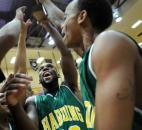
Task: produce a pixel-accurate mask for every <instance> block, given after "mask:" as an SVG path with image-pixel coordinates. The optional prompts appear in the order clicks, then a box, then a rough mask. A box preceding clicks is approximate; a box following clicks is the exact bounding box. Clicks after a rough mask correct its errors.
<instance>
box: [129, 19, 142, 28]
mask: <svg viewBox="0 0 142 130" xmlns="http://www.w3.org/2000/svg"><path fill="white" fill-rule="evenodd" d="M141 23H142V20H138V21H137V22H135V23H134V24H133V25H132V26H131V28H137V27H138V26H139V25H140V24H141Z"/></svg>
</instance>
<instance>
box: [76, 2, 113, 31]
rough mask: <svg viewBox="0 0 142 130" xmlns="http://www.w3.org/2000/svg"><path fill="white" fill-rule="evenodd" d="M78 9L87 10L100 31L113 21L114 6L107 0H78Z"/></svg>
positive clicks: (93, 24) (93, 23)
mask: <svg viewBox="0 0 142 130" xmlns="http://www.w3.org/2000/svg"><path fill="white" fill-rule="evenodd" d="M78 9H79V11H81V10H86V11H87V14H88V17H89V18H90V21H91V23H92V26H93V27H94V28H95V29H96V31H98V32H99V33H100V32H102V31H104V30H105V29H106V28H108V27H109V26H110V25H111V23H112V20H113V15H112V8H111V5H110V3H109V2H108V1H107V0H78Z"/></svg>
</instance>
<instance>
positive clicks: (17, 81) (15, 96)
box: [5, 74, 32, 106]
mask: <svg viewBox="0 0 142 130" xmlns="http://www.w3.org/2000/svg"><path fill="white" fill-rule="evenodd" d="M31 81H32V77H30V76H27V75H26V74H15V75H14V76H13V78H11V79H10V80H9V81H7V82H6V84H5V93H6V102H7V104H8V105H9V106H15V105H16V104H17V103H18V102H20V99H21V97H23V95H24V93H25V91H26V88H27V87H28V85H29V84H30V82H31Z"/></svg>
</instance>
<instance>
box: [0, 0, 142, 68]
mask: <svg viewBox="0 0 142 130" xmlns="http://www.w3.org/2000/svg"><path fill="white" fill-rule="evenodd" d="M68 1H69V0H54V2H55V3H56V4H57V5H58V6H59V7H61V8H62V10H64V8H65V6H66V4H67V2H68ZM120 1H121V2H123V1H124V0H120ZM22 2H25V3H26V4H29V5H31V3H30V0H24V1H22V0H0V26H2V25H3V24H5V23H6V22H8V21H10V20H11V19H12V18H13V16H14V11H15V9H16V8H17V7H19V6H20V5H21V4H22ZM28 2H29V3H28ZM1 3H3V4H1ZM4 5H5V6H4ZM115 6H116V3H115ZM7 9H9V11H8V10H7ZM12 10H13V11H12ZM6 11H7V12H6ZM119 11H120V16H121V17H122V18H123V19H122V21H121V22H119V23H116V22H114V23H113V25H112V26H111V27H110V29H117V30H119V31H123V32H125V33H128V34H129V35H131V36H132V37H133V38H134V39H136V41H137V42H138V43H140V42H142V35H141V32H142V24H141V25H140V26H139V27H137V28H135V29H132V28H131V26H132V24H134V23H135V22H136V21H137V20H142V0H125V2H124V4H123V5H122V6H121V8H120V9H119ZM7 14H9V15H7ZM29 15H30V14H29ZM35 27H36V28H37V29H35V30H34V31H33V32H32V33H31V31H30V35H31V36H32V37H30V38H29V40H28V43H27V46H28V49H27V59H33V58H34V59H35V58H37V57H39V56H42V57H45V58H46V59H53V62H54V63H55V64H56V61H57V60H59V59H60V55H59V52H58V51H57V49H56V48H54V49H52V48H53V46H49V45H48V44H47V42H48V41H44V42H43V41H42V38H43V36H44V35H45V34H44V30H41V28H40V27H38V26H37V25H36V24H33V27H32V28H35ZM32 28H31V29H32ZM39 29H40V30H41V32H40V31H39ZM37 30H38V31H37ZM39 32H40V33H41V34H40V33H39ZM138 35H139V36H138ZM31 41H32V42H31ZM33 41H34V42H33ZM35 41H36V43H35ZM42 42H43V43H42ZM33 43H35V44H34V45H33ZM41 43H42V44H41ZM15 50H16V49H15V48H13V49H11V51H9V52H8V54H7V55H6V58H5V59H4V60H3V61H2V64H1V67H2V68H3V69H13V66H14V65H12V64H10V60H11V58H12V57H13V56H15ZM74 56H75V57H76V58H77V56H76V55H75V54H74ZM56 65H57V64H56ZM27 66H28V68H30V65H29V62H28V61H27Z"/></svg>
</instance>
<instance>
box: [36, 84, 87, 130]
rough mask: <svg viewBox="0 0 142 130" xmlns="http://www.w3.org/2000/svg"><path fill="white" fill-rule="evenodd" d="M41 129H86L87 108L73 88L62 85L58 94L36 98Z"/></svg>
mask: <svg viewBox="0 0 142 130" xmlns="http://www.w3.org/2000/svg"><path fill="white" fill-rule="evenodd" d="M35 102H36V106H37V111H38V116H39V125H40V130H86V129H87V128H86V123H85V109H84V107H83V104H81V102H80V101H79V100H78V99H77V98H76V97H75V95H74V94H73V93H72V92H71V90H70V89H69V88H68V87H66V86H64V85H61V87H60V89H59V90H58V91H57V93H56V95H54V96H53V95H51V94H49V93H48V94H46V95H40V96H36V98H35Z"/></svg>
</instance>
